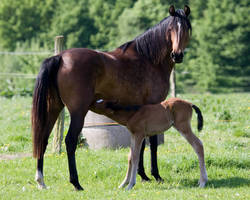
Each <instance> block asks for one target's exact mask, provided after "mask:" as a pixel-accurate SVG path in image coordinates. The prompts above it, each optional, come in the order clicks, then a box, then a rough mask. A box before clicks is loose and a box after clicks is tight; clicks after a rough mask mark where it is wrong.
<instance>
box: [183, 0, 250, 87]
mask: <svg viewBox="0 0 250 200" xmlns="http://www.w3.org/2000/svg"><path fill="white" fill-rule="evenodd" d="M205 5H206V6H204V5H200V6H201V7H200V9H197V10H199V13H200V14H202V15H201V16H198V15H197V13H195V14H194V15H196V17H197V18H196V19H194V20H193V23H192V24H193V38H194V41H193V42H192V45H191V47H192V48H191V49H190V52H189V53H190V55H189V59H188V63H186V64H187V65H186V67H185V68H186V70H187V71H189V72H190V73H191V76H190V75H186V77H185V76H183V78H187V79H189V78H191V80H192V81H189V83H190V82H191V84H193V85H196V88H197V89H198V90H199V91H206V90H209V91H212V92H218V91H222V89H226V90H229V89H230V88H232V89H233V88H234V89H236V88H237V87H239V88H241V90H246V89H247V88H244V87H247V86H248V87H249V85H250V84H249V83H250V82H249V75H250V73H249V72H250V69H249V67H250V65H249V63H250V54H249V52H250V51H249V45H248V43H249V36H250V35H249V32H250V27H249V21H250V16H249V12H250V6H249V3H248V2H247V1H244V0H241V1H238V2H234V1H230V0H222V1H216V0H208V1H207V4H205ZM204 7H207V9H205V10H204ZM188 76H189V77H188ZM189 80H190V79H189ZM248 89H249V88H248ZM226 90H225V91H226Z"/></svg>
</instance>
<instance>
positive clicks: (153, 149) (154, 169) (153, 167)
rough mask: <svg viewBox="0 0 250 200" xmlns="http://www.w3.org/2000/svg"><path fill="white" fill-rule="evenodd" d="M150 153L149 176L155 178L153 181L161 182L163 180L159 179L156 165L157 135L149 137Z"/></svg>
mask: <svg viewBox="0 0 250 200" xmlns="http://www.w3.org/2000/svg"><path fill="white" fill-rule="evenodd" d="M149 143H150V152H151V174H152V176H153V177H155V180H157V181H159V182H162V181H163V179H162V178H161V177H160V174H159V170H158V164H157V148H158V137H157V135H154V136H151V137H149Z"/></svg>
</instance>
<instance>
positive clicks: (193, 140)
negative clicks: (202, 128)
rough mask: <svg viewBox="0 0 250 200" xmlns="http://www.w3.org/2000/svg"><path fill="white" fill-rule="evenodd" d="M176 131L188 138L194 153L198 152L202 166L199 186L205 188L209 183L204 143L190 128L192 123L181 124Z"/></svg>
mask: <svg viewBox="0 0 250 200" xmlns="http://www.w3.org/2000/svg"><path fill="white" fill-rule="evenodd" d="M176 129H177V130H178V131H179V132H180V133H181V134H182V136H184V138H186V140H187V141H188V142H189V144H191V145H192V147H193V149H194V151H195V152H196V154H197V156H198V159H199V165H200V181H199V185H200V187H204V186H205V185H206V182H207V172H206V166H205V161H204V148H203V144H202V142H201V141H200V140H199V138H198V137H196V136H195V135H194V134H193V132H192V129H191V127H190V123H188V124H179V125H177V126H176Z"/></svg>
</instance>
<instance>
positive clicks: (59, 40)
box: [52, 36, 65, 154]
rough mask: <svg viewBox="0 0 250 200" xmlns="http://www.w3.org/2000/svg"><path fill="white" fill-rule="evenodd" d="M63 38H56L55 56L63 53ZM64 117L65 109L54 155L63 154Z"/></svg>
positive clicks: (54, 139) (57, 126) (56, 136)
mask: <svg viewBox="0 0 250 200" xmlns="http://www.w3.org/2000/svg"><path fill="white" fill-rule="evenodd" d="M63 41H64V37H63V36H56V38H55V55H57V54H59V53H60V52H61V51H63ZM64 115H65V110H64V109H63V110H62V111H61V113H60V115H59V117H58V119H57V122H56V130H55V134H54V138H53V147H52V149H53V152H54V153H58V154H60V153H61V150H62V140H63V132H64Z"/></svg>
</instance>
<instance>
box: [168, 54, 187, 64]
mask: <svg viewBox="0 0 250 200" xmlns="http://www.w3.org/2000/svg"><path fill="white" fill-rule="evenodd" d="M170 57H171V58H172V60H173V62H175V63H182V61H183V57H184V54H183V53H182V52H181V53H174V52H172V53H171V54H170Z"/></svg>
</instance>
